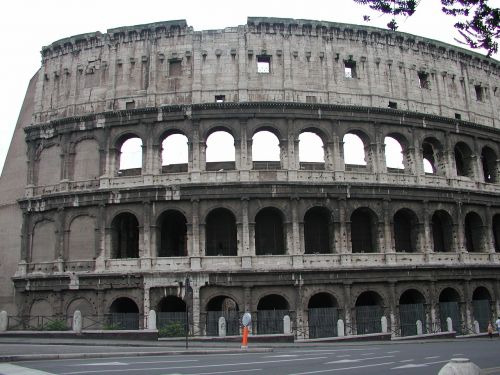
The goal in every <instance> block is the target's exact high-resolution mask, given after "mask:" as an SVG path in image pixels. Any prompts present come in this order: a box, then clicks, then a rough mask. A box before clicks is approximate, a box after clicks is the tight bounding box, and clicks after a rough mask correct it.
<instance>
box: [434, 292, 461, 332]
mask: <svg viewBox="0 0 500 375" xmlns="http://www.w3.org/2000/svg"><path fill="white" fill-rule="evenodd" d="M462 301H463V298H462V296H461V295H460V293H459V292H458V291H457V290H456V289H455V288H453V287H449V286H448V287H445V288H444V289H443V290H441V292H440V293H439V299H438V302H439V322H440V326H441V332H446V331H448V323H447V320H448V318H450V319H451V324H452V328H453V330H454V331H456V332H457V333H458V334H461V333H462V325H463V321H464V319H463V314H464V310H463V308H462Z"/></svg>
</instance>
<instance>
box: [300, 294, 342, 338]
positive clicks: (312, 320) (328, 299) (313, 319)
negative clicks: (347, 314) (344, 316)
mask: <svg viewBox="0 0 500 375" xmlns="http://www.w3.org/2000/svg"><path fill="white" fill-rule="evenodd" d="M307 308H308V320H309V338H318V337H334V336H337V335H338V332H337V321H338V319H339V309H338V303H337V300H336V299H335V297H334V296H332V295H331V294H330V293H318V294H315V295H313V296H312V297H311V298H310V299H309V303H308V305H307Z"/></svg>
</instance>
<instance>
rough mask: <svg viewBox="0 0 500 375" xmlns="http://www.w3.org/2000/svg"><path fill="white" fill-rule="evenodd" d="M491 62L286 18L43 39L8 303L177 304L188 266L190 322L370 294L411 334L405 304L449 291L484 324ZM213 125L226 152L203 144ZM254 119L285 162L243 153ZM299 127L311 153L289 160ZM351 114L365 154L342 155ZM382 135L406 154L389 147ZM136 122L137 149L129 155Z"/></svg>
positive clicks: (496, 243) (437, 300) (361, 300)
mask: <svg viewBox="0 0 500 375" xmlns="http://www.w3.org/2000/svg"><path fill="white" fill-rule="evenodd" d="M499 73H500V65H499V63H498V62H497V61H495V60H492V59H488V58H485V57H482V56H480V55H477V54H474V53H471V52H468V51H465V50H461V49H459V48H456V47H453V46H450V45H446V44H443V43H440V42H437V41H432V40H426V39H423V38H420V37H417V36H413V35H408V34H402V33H393V32H389V31H385V30H380V29H375V28H367V27H361V26H355V25H344V24H336V23H324V22H316V21H304V20H290V19H267V18H249V19H248V23H247V25H243V26H238V27H234V28H226V29H224V30H215V31H202V32H194V31H193V30H192V28H190V27H188V26H187V25H186V23H185V21H170V22H165V23H158V24H150V25H142V26H134V27H123V28H118V29H111V30H108V32H107V33H106V34H100V33H93V34H85V35H81V36H76V37H71V38H68V39H64V40H61V41H58V42H55V43H53V44H52V45H50V46H48V47H44V48H43V49H42V67H41V69H40V71H39V72H38V73H37V74H36V76H35V77H34V79H33V82H32V84H31V85H30V88H29V89H28V94H27V99H26V100H25V105H24V106H23V110H22V116H21V118H20V121H19V124H18V126H17V129H16V133H15V135H14V140H13V143H12V144H13V146H16V147H17V149H18V150H22V152H19V151H17V154H15V153H14V151H13V148H14V147H11V152H10V153H9V156H8V159H7V162H6V166H5V169H4V174H3V176H2V177H3V178H2V181H1V182H0V189H2V190H1V191H2V192H3V191H10V190H12V191H13V192H12V193H11V194H10V195H8V196H6V197H5V198H3V199H4V205H3V207H2V208H0V215H1V218H2V219H1V220H2V223H4V224H5V226H6V228H8V230H7V231H6V232H4V233H2V234H1V235H2V238H1V239H2V240H3V243H4V247H3V251H2V253H3V254H5V262H4V263H2V264H1V265H0V267H1V269H2V275H3V278H4V280H5V282H4V283H3V285H4V286H3V287H1V288H2V289H0V292H1V294H2V295H1V298H2V299H1V300H0V302H2V304H3V306H4V309H7V310H8V311H9V312H10V313H11V314H13V315H16V314H17V315H23V316H30V315H57V316H71V315H72V313H73V312H74V311H75V310H77V309H78V310H81V311H82V314H83V316H84V317H85V316H86V315H87V316H90V315H92V316H98V317H103V316H104V315H106V314H109V313H120V312H127V313H132V312H134V313H140V314H143V315H144V316H147V314H148V312H149V310H151V309H154V310H156V311H159V312H177V311H178V312H180V311H182V308H183V307H182V304H183V302H182V301H180V298H179V297H181V296H182V295H183V289H184V287H185V285H184V284H183V283H184V281H185V279H186V278H187V277H188V278H189V279H190V280H191V285H192V287H193V306H192V323H193V325H194V330H195V331H196V332H199V333H206V334H210V332H211V330H210V328H209V327H208V325H209V324H208V323H207V322H208V318H207V317H208V316H209V315H210V314H209V312H210V311H228V310H237V311H239V312H240V313H243V312H245V311H251V312H256V311H270V310H282V311H287V312H288V313H289V314H290V315H291V316H292V320H293V327H294V329H295V330H296V332H297V335H298V336H300V337H318V336H321V335H322V334H321V333H317V332H316V331H314V329H313V328H312V327H313V324H312V323H311V316H312V315H311V311H312V310H314V309H324V308H326V309H334V310H336V311H337V313H338V314H339V315H338V316H340V317H342V318H343V319H344V320H345V322H346V332H347V333H348V334H354V333H357V334H360V333H366V332H371V331H373V328H372V327H371V328H366V329H365V326H363V325H361V324H360V320H361V313H362V311H364V310H363V308H364V307H367V306H368V307H373V309H372V310H370V311H374V309H375V307H376V308H378V309H379V311H380V314H383V315H384V316H387V317H388V319H389V322H390V326H391V329H392V330H393V331H394V332H395V333H397V334H405V331H404V328H403V326H404V325H405V324H406V323H407V320H408V319H407V318H406V317H405V315H404V314H405V311H407V306H410V305H412V306H413V305H419V306H421V307H422V309H423V310H422V314H423V315H421V316H422V317H423V318H422V319H421V320H425V322H424V326H425V331H426V332H432V331H436V330H439V329H442V327H443V317H444V318H445V317H446V315H444V314H445V312H444V309H445V307H446V306H448V307H446V308H449V304H450V303H451V304H454V305H453V306H454V307H452V308H454V309H455V310H456V311H455V310H454V311H455V312H456V314H458V315H457V317H458V320H459V321H461V322H462V325H463V327H462V328H464V329H470V328H471V327H472V326H473V322H474V321H475V320H477V321H479V322H480V324H481V325H484V320H485V319H486V320H488V319H490V318H491V316H493V314H497V313H500V277H499V276H498V275H499V272H498V271H499V270H500V198H499V192H500V174H499V165H498V161H497V159H498V156H497V155H499V154H500V148H499V146H500V132H499V131H498V127H500V111H499V110H498V108H500V91H499V90H498V86H499ZM27 116H32V117H31V118H28V117H27ZM23 130H24V132H25V139H22V134H23ZM221 131H222V132H226V133H229V134H230V135H231V136H232V138H233V140H234V149H235V152H234V160H228V161H221V162H207V161H206V157H205V156H206V152H207V139H208V138H209V136H210V135H211V134H213V133H214V132H221ZM260 131H269V132H271V133H273V134H274V135H275V136H276V138H277V139H278V140H279V154H280V160H279V161H268V162H266V161H264V162H262V161H254V160H253V157H252V146H253V141H252V139H253V136H254V135H255V134H257V133H258V132H260ZM305 132H308V133H314V134H316V135H317V136H319V138H320V139H321V141H322V144H323V151H324V152H323V153H324V162H321V163H311V162H303V161H301V160H300V157H299V149H300V143H299V136H300V135H301V134H302V133H305ZM172 134H182V135H184V136H185V137H186V138H187V142H188V160H187V162H186V163H184V164H173V165H165V164H164V163H162V148H163V141H164V140H165V139H166V138H168V137H169V136H170V135H172ZM346 134H353V135H356V136H357V137H359V139H361V141H362V142H363V145H364V146H363V147H364V154H365V161H366V165H364V164H362V165H353V164H348V163H346V162H345V155H344V152H345V149H344V136H345V135H346ZM20 135H21V136H20ZM388 136H389V137H392V138H394V139H396V140H397V141H398V142H399V143H400V145H401V147H402V154H403V166H404V168H403V169H395V168H388V167H387V165H386V156H385V147H384V139H385V137H388ZM133 138H136V139H140V141H141V143H142V162H141V163H140V164H141V167H140V168H135V169H124V168H120V164H121V157H122V153H123V148H122V147H123V145H124V143H125V142H126V141H127V140H129V139H133ZM424 159H425V160H426V161H427V162H429V163H430V164H432V172H429V171H424V164H423V162H422V161H423V160H424ZM6 176H12V178H11V179H10V180H9V182H7V181H6ZM7 184H10V185H11V186H12V188H11V189H10V190H9V187H8V186H7ZM16 200H18V201H17V202H16ZM19 228H20V229H19ZM8 278H12V282H13V284H14V286H15V290H12V288H11V287H10V285H12V282H7V281H6V280H7V279H8ZM446 304H448V305H446ZM485 304H486V305H487V307H486V308H485V307H484V306H485ZM403 305H404V306H403ZM445 305H446V306H445ZM402 306H403V307H402ZM485 309H486V310H485ZM375 310H376V309H375ZM414 311H418V307H417V308H416V310H414ZM380 314H379V315H380ZM410 321H411V319H410ZM141 325H142V322H141ZM436 327H437V328H436ZM259 330H260V331H261V332H262V331H264V328H262V327H261V328H256V333H259V332H258V331H259ZM313 331H314V332H313ZM375 331H376V329H375Z"/></svg>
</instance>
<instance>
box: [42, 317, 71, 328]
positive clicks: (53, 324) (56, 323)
mask: <svg viewBox="0 0 500 375" xmlns="http://www.w3.org/2000/svg"><path fill="white" fill-rule="evenodd" d="M68 329H69V328H68V326H67V325H66V322H65V321H64V320H62V319H56V320H51V321H49V322H47V323H45V324H44V325H43V327H42V330H43V331H67V330H68Z"/></svg>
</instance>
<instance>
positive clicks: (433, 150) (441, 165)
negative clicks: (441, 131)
mask: <svg viewBox="0 0 500 375" xmlns="http://www.w3.org/2000/svg"><path fill="white" fill-rule="evenodd" d="M422 159H423V162H424V161H425V160H427V162H428V165H429V168H430V170H425V163H424V172H425V173H430V174H437V175H440V176H444V175H446V158H445V157H444V153H443V145H442V143H441V142H440V141H439V140H438V139H437V138H435V137H433V136H429V137H426V138H424V140H423V142H422Z"/></svg>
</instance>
